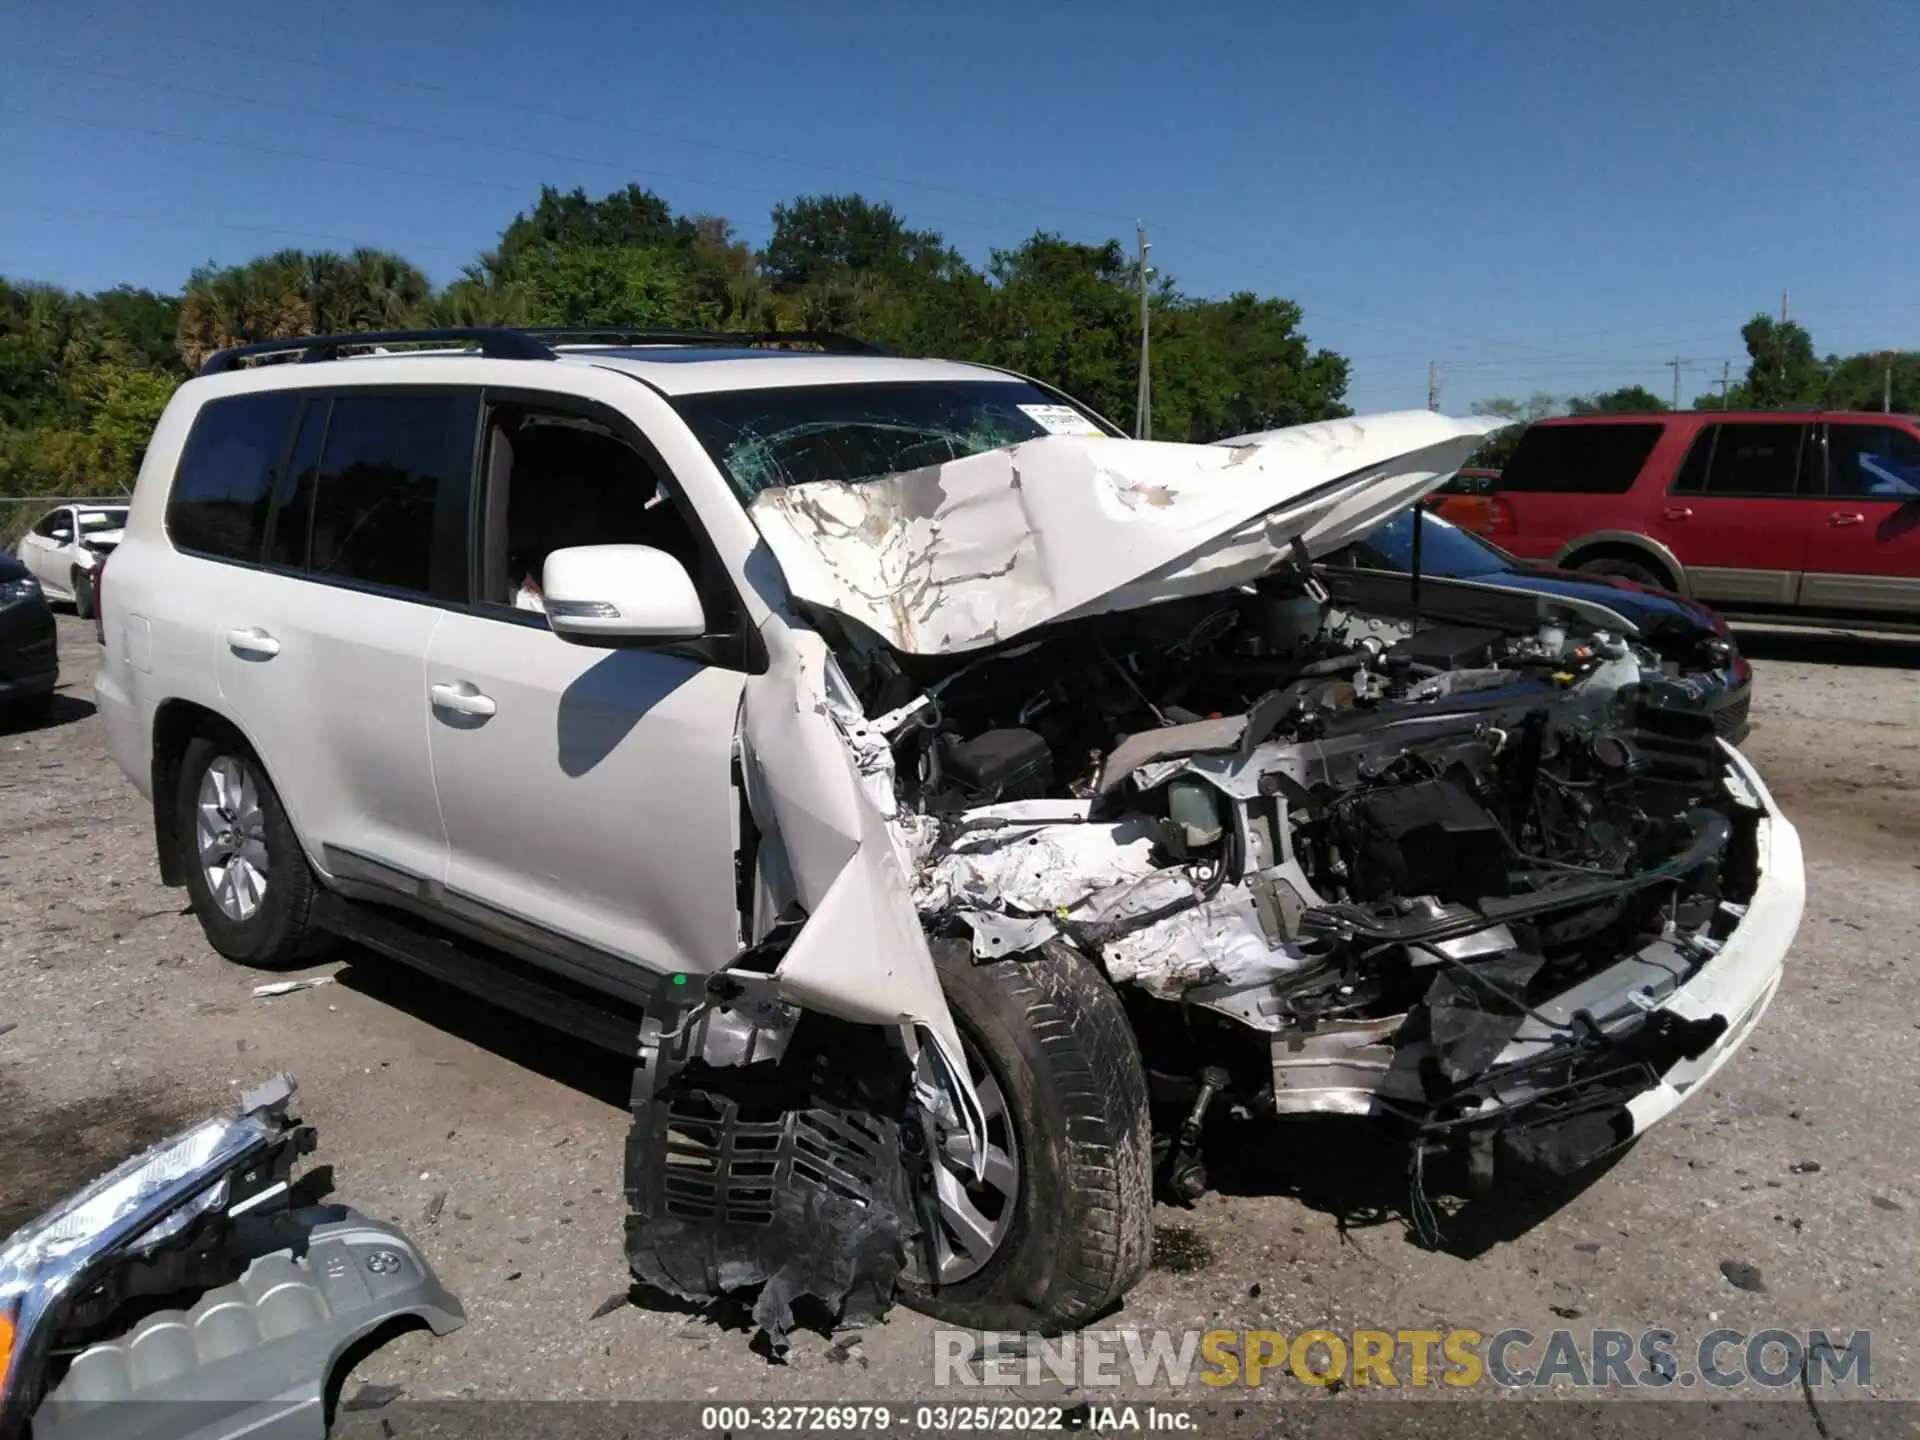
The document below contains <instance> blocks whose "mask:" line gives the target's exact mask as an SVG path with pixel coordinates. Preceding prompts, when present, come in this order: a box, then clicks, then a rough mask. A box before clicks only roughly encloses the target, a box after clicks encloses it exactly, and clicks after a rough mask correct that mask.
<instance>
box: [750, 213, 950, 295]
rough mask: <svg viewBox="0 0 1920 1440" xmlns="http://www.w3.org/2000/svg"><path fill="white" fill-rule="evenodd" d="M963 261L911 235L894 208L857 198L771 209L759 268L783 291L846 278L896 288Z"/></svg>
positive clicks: (932, 236)
mask: <svg viewBox="0 0 1920 1440" xmlns="http://www.w3.org/2000/svg"><path fill="white" fill-rule="evenodd" d="M958 263H963V262H960V261H959V258H958V256H956V255H955V254H954V253H953V252H952V251H951V250H949V249H948V248H947V245H946V242H945V241H943V240H942V239H941V238H940V236H939V235H937V234H936V233H934V232H933V231H931V230H912V229H909V228H908V227H907V223H906V221H904V220H903V219H901V218H900V216H899V215H898V214H897V213H896V212H895V211H894V208H893V207H892V206H891V205H887V204H884V203H876V202H874V201H871V200H867V199H865V198H863V197H861V196H859V195H802V196H800V197H799V198H798V199H796V200H794V201H793V202H792V203H791V204H779V205H775V206H774V207H773V238H772V239H771V240H769V241H768V242H767V249H766V253H765V255H764V256H763V257H762V260H761V264H762V266H763V268H764V269H765V271H766V273H767V277H768V278H769V279H770V280H772V281H773V283H774V285H775V286H777V287H778V288H779V289H782V290H801V289H805V288H806V287H807V286H809V285H814V284H818V283H820V282H822V281H825V280H828V279H831V278H835V277H840V276H845V275H848V274H861V275H872V276H874V277H876V278H878V279H880V280H884V281H888V282H891V283H894V284H899V283H902V282H906V281H910V280H912V279H913V278H915V277H922V278H931V277H935V276H939V275H942V274H945V273H946V272H947V271H948V269H949V267H951V266H953V265H955V264H958Z"/></svg>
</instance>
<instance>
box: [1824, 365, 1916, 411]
mask: <svg viewBox="0 0 1920 1440" xmlns="http://www.w3.org/2000/svg"><path fill="white" fill-rule="evenodd" d="M1828 364H1829V374H1828V377H1827V393H1826V397H1825V403H1826V404H1827V405H1828V406H1829V407H1830V408H1832V409H1835V410H1878V409H1880V408H1881V406H1882V404H1883V403H1885V402H1886V401H1887V400H1888V399H1889V398H1890V399H1891V402H1892V403H1891V406H1890V408H1891V409H1892V411H1893V413H1894V414H1896V415H1914V414H1920V354H1915V353H1913V352H1911V351H1904V350H1902V351H1896V352H1893V353H1888V352H1885V351H1869V352H1868V353H1866V354H1864V355H1849V356H1847V358H1846V359H1844V360H1835V359H1830V360H1829V362H1828ZM1889 387H1890V388H1891V396H1889V394H1888V391H1889Z"/></svg>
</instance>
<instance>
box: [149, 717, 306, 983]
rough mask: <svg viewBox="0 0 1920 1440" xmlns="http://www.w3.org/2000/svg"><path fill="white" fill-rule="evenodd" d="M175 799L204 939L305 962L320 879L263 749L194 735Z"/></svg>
mask: <svg viewBox="0 0 1920 1440" xmlns="http://www.w3.org/2000/svg"><path fill="white" fill-rule="evenodd" d="M177 805H178V809H177V810H176V811H175V820H174V823H175V825H176V826H178V827H179V828H178V830H177V832H176V833H177V834H178V835H179V837H180V844H181V848H182V849H183V850H184V851H185V852H186V855H187V894H188V895H189V896H190V897H191V898H192V901H193V911H194V914H196V915H198V916H199V917H200V928H201V929H202V930H204V931H205V932H206V935H207V943H208V944H210V945H212V946H213V948H214V949H215V950H218V951H219V952H220V953H221V954H222V955H224V956H225V957H226V958H227V959H229V960H234V961H238V962H239V963H240V964H242V965H251V966H254V967H256V968H258V969H262V970H289V969H295V968H298V967H299V966H301V965H303V964H305V963H306V962H307V961H308V959H309V958H310V957H311V955H312V953H313V944H314V941H315V940H316V939H317V938H318V931H317V930H316V928H315V927H314V925H313V923H312V916H313V900H314V896H315V895H316V894H318V893H319V887H318V885H317V884H316V883H315V881H314V878H313V871H312V870H311V869H310V868H309V867H308V865H307V857H306V855H305V853H304V852H303V851H302V850H301V848H300V841H299V838H298V837H297V836H296V835H295V834H294V833H293V826H292V824H291V823H289V821H288V820H287V812H286V810H285V808H284V807H283V806H282V805H281V804H280V797H279V795H278V794H276V793H275V791H274V788H273V785H272V784H271V783H270V782H269V781H268V779H267V776H266V770H265V768H264V767H263V766H262V765H261V764H260V760H259V757H257V756H256V755H255V754H254V753H253V751H251V750H250V749H248V748H247V747H246V746H245V745H244V744H242V743H241V742H240V741H239V740H238V739H236V738H232V737H229V736H225V735H217V736H216V735H199V736H196V737H194V739H193V741H192V742H191V743H190V744H189V745H188V746H187V749H186V753H185V754H184V755H183V756H182V757H181V761H180V792H179V797H178V800H177Z"/></svg>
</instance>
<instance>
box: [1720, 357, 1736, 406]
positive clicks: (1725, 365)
mask: <svg viewBox="0 0 1920 1440" xmlns="http://www.w3.org/2000/svg"><path fill="white" fill-rule="evenodd" d="M1732 369H1733V362H1732V361H1731V360H1722V361H1721V362H1720V408H1721V409H1722V410H1724V409H1726V408H1727V376H1728V373H1729V372H1730V371H1731V370H1732Z"/></svg>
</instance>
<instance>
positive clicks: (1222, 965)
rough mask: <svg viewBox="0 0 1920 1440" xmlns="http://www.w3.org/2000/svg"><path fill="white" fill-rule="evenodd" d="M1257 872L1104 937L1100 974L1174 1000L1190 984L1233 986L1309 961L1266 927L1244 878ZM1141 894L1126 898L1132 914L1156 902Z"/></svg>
mask: <svg viewBox="0 0 1920 1440" xmlns="http://www.w3.org/2000/svg"><path fill="white" fill-rule="evenodd" d="M1174 873H1176V872H1172V871H1164V870H1163V871H1161V872H1159V874H1160V875H1163V876H1164V875H1171V874H1174ZM1156 878H1158V877H1156ZM1257 878H1258V875H1257V874H1256V875H1252V876H1249V877H1247V880H1245V881H1242V882H1240V883H1238V884H1234V885H1228V886H1225V887H1223V888H1222V889H1221V890H1220V892H1219V893H1218V894H1216V895H1213V896H1211V897H1209V898H1207V899H1204V900H1201V901H1199V903H1197V904H1195V905H1193V906H1192V907H1191V908H1188V909H1183V910H1178V911H1175V912H1174V913H1173V914H1170V915H1166V916H1164V917H1163V918H1160V919H1157V920H1153V921H1151V922H1150V923H1148V924H1146V925H1143V926H1141V927H1140V928H1139V929H1136V930H1132V931H1129V932H1128V933H1126V934H1124V935H1120V936H1117V937H1115V938H1114V939H1111V940H1108V941H1106V942H1105V943H1104V944H1102V945H1101V947H1100V954H1101V958H1102V959H1103V960H1104V961H1105V962H1106V966H1107V973H1108V974H1109V975H1110V976H1112V977H1113V979H1114V981H1115V982H1116V983H1131V984H1134V985H1138V986H1139V987H1140V988H1141V989H1142V990H1145V991H1146V992H1147V993H1148V994H1150V995H1155V996H1158V997H1159V998H1161V999H1163V1000H1178V999H1180V998H1181V997H1182V996H1184V995H1186V994H1187V993H1188V992H1189V991H1191V990H1193V989H1195V988H1196V987H1200V986H1220V987H1223V988H1226V989H1229V990H1239V989H1243V988H1246V987H1249V986H1255V985H1263V984H1267V983H1269V982H1271V981H1273V980H1275V979H1277V978H1278V977H1280V976H1282V975H1286V974H1289V973H1291V972H1293V971H1295V970H1301V969H1305V968H1307V967H1308V966H1310V965H1312V964H1314V963H1316V962H1315V961H1314V960H1312V959H1311V958H1309V957H1308V956H1307V955H1305V954H1304V953H1302V952H1301V951H1299V950H1297V949H1295V948H1293V947H1292V946H1290V945H1287V944H1285V943H1283V942H1281V941H1280V940H1278V938H1277V937H1275V936H1273V935H1271V934H1269V933H1268V925H1267V923H1266V921H1265V919H1264V917H1263V916H1262V914H1261V908H1260V901H1259V897H1258V895H1257V894H1256V893H1255V887H1254V885H1253V883H1252V882H1253V881H1255V880H1256V879H1257ZM1149 898H1150V897H1148V896H1146V895H1144V894H1136V895H1133V896H1129V897H1128V899H1129V903H1130V905H1132V906H1135V907H1137V909H1136V913H1139V914H1147V915H1150V914H1152V913H1154V911H1155V910H1156V909H1157V908H1159V907H1158V906H1153V905H1150V904H1143V903H1141V902H1142V901H1145V900H1147V899H1149Z"/></svg>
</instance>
